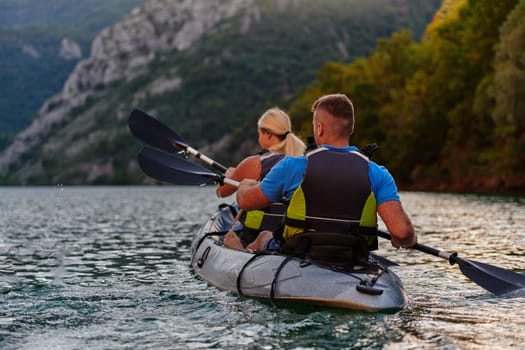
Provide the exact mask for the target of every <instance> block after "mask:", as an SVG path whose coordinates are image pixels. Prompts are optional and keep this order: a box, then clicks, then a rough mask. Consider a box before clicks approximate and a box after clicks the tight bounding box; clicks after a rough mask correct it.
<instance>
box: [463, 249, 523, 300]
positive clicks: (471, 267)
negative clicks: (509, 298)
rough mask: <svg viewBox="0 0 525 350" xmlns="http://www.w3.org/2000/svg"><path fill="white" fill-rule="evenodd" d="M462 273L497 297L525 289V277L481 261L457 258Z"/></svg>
mask: <svg viewBox="0 0 525 350" xmlns="http://www.w3.org/2000/svg"><path fill="white" fill-rule="evenodd" d="M455 261H456V262H457V263H458V265H459V268H460V270H461V272H463V274H464V275H465V276H467V277H468V278H470V279H471V280H472V281H474V282H476V283H477V284H478V285H479V286H481V287H483V288H485V289H486V290H488V291H489V292H492V293H494V294H496V295H504V294H508V293H510V292H514V291H516V290H520V289H524V288H525V275H522V274H519V273H517V272H514V271H510V270H505V269H502V268H501V267H497V266H493V265H489V264H485V263H481V262H479V261H473V260H467V259H462V258H459V257H456V258H455Z"/></svg>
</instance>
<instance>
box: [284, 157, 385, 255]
mask: <svg viewBox="0 0 525 350" xmlns="http://www.w3.org/2000/svg"><path fill="white" fill-rule="evenodd" d="M306 158H307V167H306V172H305V175H304V177H303V180H302V182H301V185H300V186H299V187H298V188H297V189H296V190H295V192H294V193H293V195H292V198H291V200H290V203H289V205H288V209H287V211H286V217H285V221H284V223H285V226H284V230H283V232H282V237H279V235H277V237H276V238H277V239H278V240H279V239H281V241H286V240H288V239H290V238H292V237H293V236H295V235H298V234H300V233H303V232H305V231H310V232H331V233H342V234H352V235H356V236H359V237H362V238H364V239H365V240H366V243H367V246H368V249H369V250H374V249H377V214H376V211H377V205H376V200H375V197H374V194H373V192H372V189H371V185H370V179H369V176H368V168H369V159H368V158H367V157H366V156H364V155H363V154H361V153H359V152H357V151H350V152H341V151H336V150H330V149H327V148H323V147H320V148H317V149H316V150H314V151H311V152H310V153H308V154H307V155H306Z"/></svg>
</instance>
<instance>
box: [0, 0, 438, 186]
mask: <svg viewBox="0 0 525 350" xmlns="http://www.w3.org/2000/svg"><path fill="white" fill-rule="evenodd" d="M439 3H440V1H428V0H411V1H408V0H370V1H367V2H366V3H365V2H362V1H360V0H326V1H323V2H319V1H315V0H288V1H286V0H279V1H277V0H250V1H248V0H228V1H224V0H222V1H221V0H207V1H204V0H201V1H189V0H181V1H177V2H174V1H167V0H152V1H150V2H148V3H147V4H146V5H145V6H144V7H142V8H141V9H140V10H136V11H134V13H133V14H132V15H130V16H129V17H128V18H126V19H125V20H124V21H123V22H120V23H118V24H117V25H115V26H113V27H112V28H109V29H107V30H105V31H103V32H102V33H101V34H100V35H99V36H97V38H96V39H95V41H94V42H93V46H92V50H91V51H92V55H91V57H90V58H89V59H87V60H84V61H81V62H80V63H79V65H78V66H77V67H76V69H75V71H74V72H73V74H72V75H71V76H70V77H69V78H68V80H67V82H66V83H65V86H64V89H63V90H62V92H61V93H59V94H57V95H56V96H55V97H53V98H52V99H50V100H48V101H47V102H46V104H45V105H44V106H43V107H42V108H41V110H40V113H39V116H38V118H37V119H36V120H35V121H34V122H33V124H32V125H31V126H30V127H29V128H28V129H26V130H25V131H24V132H22V133H21V134H20V135H18V137H17V139H16V140H15V142H14V143H13V144H12V145H11V146H10V147H9V148H8V149H6V150H5V151H4V152H3V153H2V154H1V155H0V170H1V171H2V173H3V174H4V175H3V177H4V179H3V181H4V182H5V183H40V184H42V183H50V182H51V183H59V182H60V183H71V184H90V183H136V182H138V181H143V179H144V176H143V175H142V174H141V173H140V171H138V170H137V166H136V162H135V154H136V151H137V148H138V146H139V143H138V142H137V141H136V140H134V139H133V138H132V137H131V136H130V134H129V131H128V130H127V127H126V120H127V116H128V114H129V112H130V111H131V110H132V109H133V108H141V109H145V110H146V111H148V112H150V113H151V114H152V115H154V116H156V117H158V118H160V119H162V120H163V121H165V122H166V123H168V124H169V125H171V126H172V127H174V128H175V129H176V130H177V131H178V132H180V134H181V135H184V137H185V138H186V139H187V141H188V142H189V143H191V144H192V145H194V146H195V147H204V146H206V145H211V144H214V146H213V148H211V149H209V151H214V152H211V153H212V154H214V153H215V154H216V155H217V157H218V158H219V159H222V160H225V161H228V162H232V161H235V160H236V159H238V158H239V157H241V156H243V155H245V154H246V152H250V151H252V150H253V142H254V141H255V130H254V125H255V122H256V120H257V117H258V115H259V114H260V113H261V112H262V111H263V110H264V109H265V108H268V107H271V106H273V105H281V106H284V105H286V103H288V102H289V101H290V100H291V98H292V97H293V96H294V95H295V94H297V93H298V91H299V90H300V89H301V88H302V87H303V86H305V85H307V84H308V83H309V82H311V81H312V80H313V79H314V77H315V74H316V72H317V71H318V69H319V68H320V67H321V65H322V64H323V63H324V62H325V61H327V60H336V61H342V62H350V61H351V60H352V59H353V58H354V57H357V56H363V55H365V54H366V53H367V52H369V51H370V50H371V49H372V48H373V46H374V45H375V40H376V39H377V38H378V37H384V36H389V35H390V33H391V32H393V31H396V30H398V29H400V28H403V27H410V26H412V27H414V28H415V32H416V33H417V34H420V33H422V31H423V29H424V26H422V25H421V23H423V22H425V23H426V22H428V21H430V19H431V18H432V15H433V14H434V11H435V9H436V8H437V7H438V6H439ZM421 17H423V18H426V21H422V20H421ZM413 23H416V24H413ZM417 23H420V24H419V25H418V24H417ZM244 130H249V131H244ZM243 144H244V145H245V146H242V145H243ZM219 145H226V146H228V145H235V147H234V148H235V149H236V151H237V152H236V153H235V154H228V155H227V156H226V155H225V154H224V153H223V152H221V150H223V149H228V148H220V147H219ZM231 148H233V147H232V146H230V149H231Z"/></svg>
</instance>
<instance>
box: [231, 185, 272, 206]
mask: <svg viewBox="0 0 525 350" xmlns="http://www.w3.org/2000/svg"><path fill="white" fill-rule="evenodd" d="M237 204H239V207H240V208H241V209H242V210H254V209H261V208H264V207H267V206H269V205H270V204H272V202H271V201H270V200H269V199H268V198H266V196H265V195H264V193H263V192H262V191H261V187H260V186H259V182H258V181H256V180H251V179H244V180H242V181H241V183H240V184H239V188H238V189H237Z"/></svg>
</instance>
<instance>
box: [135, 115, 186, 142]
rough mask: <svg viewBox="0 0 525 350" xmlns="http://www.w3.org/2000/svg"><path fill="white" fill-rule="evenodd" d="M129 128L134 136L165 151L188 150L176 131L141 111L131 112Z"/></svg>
mask: <svg viewBox="0 0 525 350" xmlns="http://www.w3.org/2000/svg"><path fill="white" fill-rule="evenodd" d="M128 127H129V130H130V131H131V133H132V134H133V136H135V137H136V138H138V139H139V140H141V141H144V142H145V143H147V144H148V145H151V146H154V147H157V148H158V149H161V150H163V151H166V152H173V151H174V149H176V148H180V149H182V150H186V148H187V147H188V145H186V143H185V142H184V140H183V139H182V138H181V137H180V136H179V135H177V133H176V132H175V131H173V130H171V129H170V128H169V127H167V126H166V125H164V124H162V123H161V122H160V121H158V120H157V119H155V118H153V117H152V116H150V115H148V114H147V113H145V112H143V111H141V110H138V109H134V110H133V111H131V114H130V115H129V118H128Z"/></svg>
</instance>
